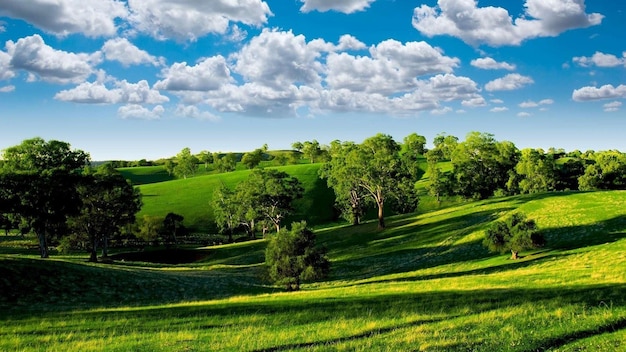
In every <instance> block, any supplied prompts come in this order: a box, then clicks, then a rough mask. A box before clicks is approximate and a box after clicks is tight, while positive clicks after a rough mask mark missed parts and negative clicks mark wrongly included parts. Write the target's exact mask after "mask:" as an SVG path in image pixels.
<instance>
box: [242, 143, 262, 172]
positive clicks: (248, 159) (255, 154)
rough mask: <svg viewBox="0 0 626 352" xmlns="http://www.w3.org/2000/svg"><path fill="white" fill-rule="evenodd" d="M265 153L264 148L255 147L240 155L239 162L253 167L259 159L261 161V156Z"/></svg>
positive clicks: (250, 167)
mask: <svg viewBox="0 0 626 352" xmlns="http://www.w3.org/2000/svg"><path fill="white" fill-rule="evenodd" d="M264 155H265V150H264V149H262V148H258V149H255V150H254V151H251V152H248V153H245V154H244V155H243V156H242V157H241V163H242V164H244V165H245V166H246V167H247V168H248V169H254V168H255V167H257V166H259V164H260V163H261V161H263V156H264Z"/></svg>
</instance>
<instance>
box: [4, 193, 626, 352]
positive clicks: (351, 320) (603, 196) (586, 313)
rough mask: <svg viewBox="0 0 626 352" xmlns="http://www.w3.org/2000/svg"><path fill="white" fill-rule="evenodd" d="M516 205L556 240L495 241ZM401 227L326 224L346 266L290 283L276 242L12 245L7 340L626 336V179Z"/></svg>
mask: <svg viewBox="0 0 626 352" xmlns="http://www.w3.org/2000/svg"><path fill="white" fill-rule="evenodd" d="M513 211H523V212H525V213H526V214H527V215H528V216H529V217H530V218H533V219H536V221H537V223H538V225H539V227H540V228H541V229H542V231H544V233H545V235H546V237H547V239H548V245H547V246H546V247H545V248H541V249H537V250H533V251H526V252H523V253H522V257H523V258H522V259H520V260H510V259H509V258H508V255H506V254H504V255H498V254H492V253H488V252H487V251H486V250H485V249H484V248H483V246H482V245H481V241H482V234H483V230H484V229H485V227H486V226H488V224H489V223H490V222H492V221H494V220H497V219H499V218H501V217H504V216H507V215H508V214H510V213H511V212H513ZM388 225H389V226H388V228H387V229H386V230H384V231H378V230H376V224H375V223H366V224H363V225H361V226H358V227H343V226H337V227H333V228H327V229H320V230H317V231H316V233H317V235H318V242H319V243H320V244H322V245H324V246H326V247H327V248H328V250H329V252H328V255H329V258H330V259H331V262H332V268H333V269H332V272H331V275H330V277H329V278H328V279H326V280H324V281H322V282H317V283H310V284H306V285H304V286H303V290H302V291H300V292H291V293H287V292H282V290H281V288H280V287H274V286H271V285H269V284H268V283H267V281H266V279H265V277H264V272H265V271H264V268H263V265H262V262H263V255H262V254H263V250H264V247H265V243H266V242H265V241H264V240H257V241H251V242H246V243H238V244H232V245H223V246H217V247H209V248H202V249H198V250H201V251H206V252H207V255H206V256H204V257H203V259H202V260H200V261H198V262H195V263H191V264H184V265H159V266H156V265H150V264H149V263H142V265H141V266H138V265H131V264H130V263H122V262H116V263H115V264H114V265H103V264H89V263H85V262H84V258H85V256H83V257H75V256H66V257H55V258H53V259H52V260H40V259H36V258H34V257H32V256H27V255H23V254H21V255H1V256H0V289H1V290H0V292H2V294H1V295H0V296H1V298H2V301H0V308H1V310H0V320H1V323H0V350H11V351H43V350H81V351H99V350H107V351H129V350H134V351H174V350H175V351H222V350H224V351H286V350H289V351H291V350H294V351H304V350H306V351H337V350H338V351H546V350H550V351H620V350H622V351H623V350H626V343H625V342H624V341H625V337H626V333H625V331H626V192H624V191H612V192H592V193H582V192H576V193H553V194H541V195H530V196H529V195H527V196H516V197H510V198H500V199H491V200H486V201H480V202H468V203H464V204H460V205H456V206H452V207H448V208H444V209H439V210H436V211H432V212H429V213H421V214H413V215H405V216H397V217H393V218H390V219H389V221H388ZM9 290H10V291H9ZM7 292H12V293H11V294H7Z"/></svg>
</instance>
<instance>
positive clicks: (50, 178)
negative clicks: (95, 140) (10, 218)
mask: <svg viewBox="0 0 626 352" xmlns="http://www.w3.org/2000/svg"><path fill="white" fill-rule="evenodd" d="M2 159H3V160H4V162H3V165H2V174H3V177H2V181H1V182H2V183H3V188H4V189H5V192H3V193H4V194H5V197H6V198H7V200H6V201H5V202H3V203H4V204H5V205H6V206H7V207H9V208H12V210H11V211H12V212H13V213H14V214H18V215H19V217H20V218H21V219H22V220H23V221H24V222H25V223H27V226H28V227H29V228H31V229H32V230H33V231H34V232H35V234H36V235H37V238H38V240H39V249H40V254H41V257H42V258H47V257H48V256H49V253H48V242H49V240H50V239H51V238H53V237H55V236H58V235H60V234H63V233H64V232H65V230H66V225H67V219H68V217H69V216H71V215H74V214H76V213H77V212H78V210H79V206H80V201H79V196H78V192H77V185H78V184H79V182H80V180H81V177H80V175H79V173H80V171H81V170H82V169H83V168H85V167H86V166H87V165H88V163H89V154H87V153H85V152H83V151H81V150H72V149H71V147H70V144H69V143H66V142H61V141H55V140H51V141H45V140H43V139H41V138H33V139H28V140H25V141H23V142H22V143H21V144H19V145H17V146H14V147H10V148H8V149H6V150H4V151H3V152H2ZM0 212H2V213H6V210H5V211H0Z"/></svg>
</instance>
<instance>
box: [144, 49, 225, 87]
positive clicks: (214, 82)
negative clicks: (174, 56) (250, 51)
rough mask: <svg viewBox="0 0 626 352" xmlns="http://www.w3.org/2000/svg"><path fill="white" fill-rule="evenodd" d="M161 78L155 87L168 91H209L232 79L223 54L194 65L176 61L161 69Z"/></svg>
mask: <svg viewBox="0 0 626 352" xmlns="http://www.w3.org/2000/svg"><path fill="white" fill-rule="evenodd" d="M162 75H163V77H164V79H163V80H161V81H158V82H157V83H156V84H155V88H156V89H164V90H170V91H209V90H215V89H219V88H220V87H221V86H223V85H224V84H227V83H229V82H232V81H233V78H232V77H231V76H230V70H229V69H228V66H227V65H226V59H225V58H224V57H223V56H220V55H218V56H213V57H210V58H206V59H204V60H202V61H200V62H199V63H197V64H196V65H194V66H189V65H188V64H187V63H186V62H177V63H175V64H173V65H172V66H170V67H169V68H166V69H164V70H163V72H162Z"/></svg>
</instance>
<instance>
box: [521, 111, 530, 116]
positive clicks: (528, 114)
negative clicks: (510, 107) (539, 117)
mask: <svg viewBox="0 0 626 352" xmlns="http://www.w3.org/2000/svg"><path fill="white" fill-rule="evenodd" d="M530 116H532V114H531V113H529V112H526V111H522V112H518V113H517V117H530Z"/></svg>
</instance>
